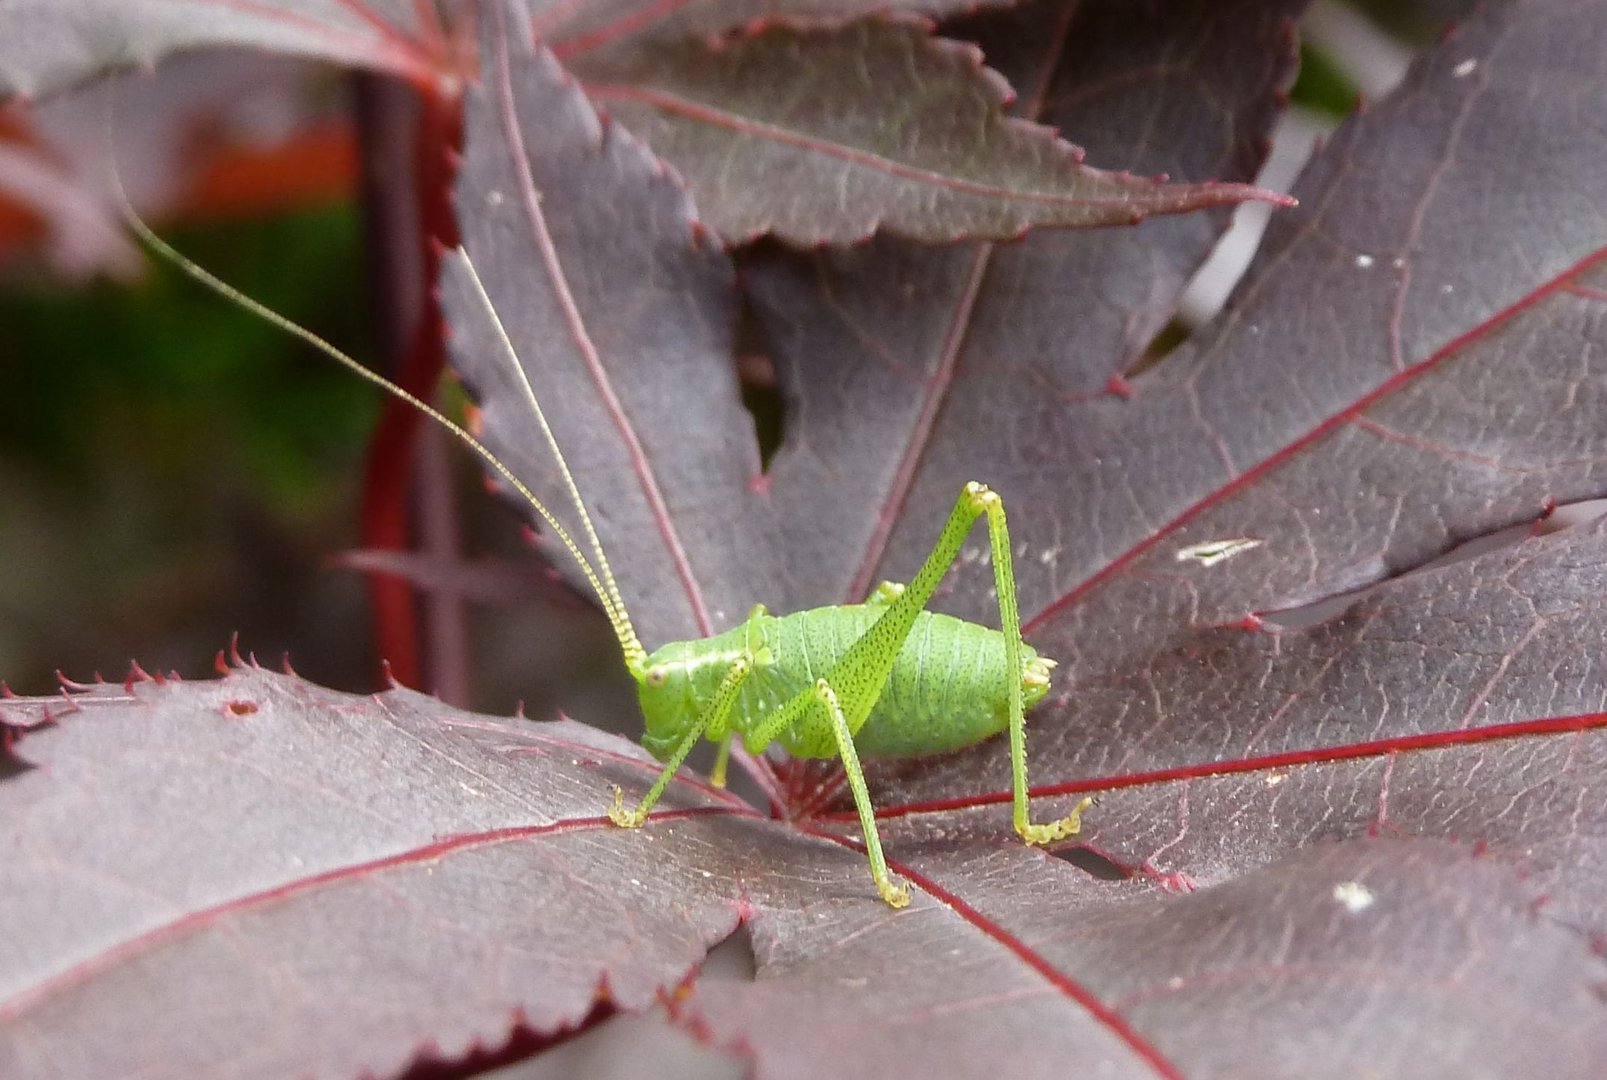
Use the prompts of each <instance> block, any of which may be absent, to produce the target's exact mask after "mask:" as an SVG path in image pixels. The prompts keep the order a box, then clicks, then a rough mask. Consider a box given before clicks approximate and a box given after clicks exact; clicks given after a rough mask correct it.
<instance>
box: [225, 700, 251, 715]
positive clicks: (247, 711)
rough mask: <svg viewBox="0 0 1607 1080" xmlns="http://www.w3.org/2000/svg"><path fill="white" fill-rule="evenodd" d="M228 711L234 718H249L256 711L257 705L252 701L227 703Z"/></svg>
mask: <svg viewBox="0 0 1607 1080" xmlns="http://www.w3.org/2000/svg"><path fill="white" fill-rule="evenodd" d="M229 711H230V712H231V713H233V714H234V715H235V716H250V715H251V714H252V713H254V712H256V711H257V703H256V702H254V701H231V702H229Z"/></svg>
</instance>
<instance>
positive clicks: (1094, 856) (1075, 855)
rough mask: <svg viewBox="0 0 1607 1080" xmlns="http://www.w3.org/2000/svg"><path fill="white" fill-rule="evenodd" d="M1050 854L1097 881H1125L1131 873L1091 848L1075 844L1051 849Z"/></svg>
mask: <svg viewBox="0 0 1607 1080" xmlns="http://www.w3.org/2000/svg"><path fill="white" fill-rule="evenodd" d="M1049 854H1050V855H1052V856H1054V857H1055V858H1057V859H1060V860H1061V861H1063V862H1068V863H1070V864H1071V865H1073V866H1075V867H1076V868H1077V869H1079V870H1081V871H1082V872H1083V873H1085V874H1088V875H1089V876H1091V877H1093V878H1096V879H1098V880H1099V881H1126V880H1127V879H1128V878H1130V877H1132V876H1133V875H1132V874H1131V873H1129V872H1128V871H1127V870H1126V868H1125V867H1122V866H1121V865H1119V864H1118V863H1116V862H1114V861H1113V860H1111V859H1109V858H1107V857H1106V856H1104V855H1101V854H1100V853H1099V852H1097V851H1095V850H1094V849H1093V848H1089V847H1082V846H1080V845H1079V846H1075V847H1068V848H1060V849H1058V850H1055V851H1051V852H1050V853H1049Z"/></svg>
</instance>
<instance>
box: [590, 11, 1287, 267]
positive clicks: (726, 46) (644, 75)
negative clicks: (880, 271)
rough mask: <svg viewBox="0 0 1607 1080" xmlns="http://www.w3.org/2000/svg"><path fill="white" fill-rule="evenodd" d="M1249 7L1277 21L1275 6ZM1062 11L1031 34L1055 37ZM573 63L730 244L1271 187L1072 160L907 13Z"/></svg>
mask: <svg viewBox="0 0 1607 1080" xmlns="http://www.w3.org/2000/svg"><path fill="white" fill-rule="evenodd" d="M1039 10H1040V12H1042V13H1045V14H1051V13H1053V12H1052V10H1051V9H1048V8H1040V9H1039ZM1065 10H1068V11H1069V9H1065ZM1264 10H1266V11H1267V12H1269V13H1271V14H1272V16H1273V18H1274V21H1281V19H1279V18H1278V16H1277V10H1278V9H1277V7H1276V6H1271V7H1267V8H1265V9H1264ZM1068 21H1069V20H1068V19H1066V18H1064V17H1062V18H1060V20H1059V23H1060V25H1056V24H1055V23H1053V22H1050V23H1049V24H1048V25H1046V26H1045V27H1044V30H1045V32H1046V33H1048V34H1057V33H1058V34H1062V35H1063V34H1065V33H1067V32H1068V31H1067V28H1066V26H1065V25H1064V24H1065V23H1067V22H1068ZM1239 29H1240V33H1241V35H1242V39H1243V40H1244V41H1245V42H1246V43H1248V42H1250V41H1254V37H1255V35H1254V34H1253V32H1249V31H1248V28H1246V27H1243V26H1241V27H1240V28H1239ZM572 63H573V65H574V67H575V70H576V71H577V73H578V74H579V75H580V76H581V78H582V79H583V80H584V81H585V84H586V89H587V93H588V94H589V95H590V96H591V98H592V100H593V101H595V102H596V103H597V104H598V105H600V106H601V107H603V108H605V109H607V110H608V112H609V113H611V114H612V115H614V116H616V117H618V118H619V119H620V120H621V121H623V122H624V123H625V124H626V125H628V126H629V127H630V128H631V130H632V131H634V132H636V133H637V134H639V135H641V136H642V137H643V138H644V139H646V140H647V142H648V143H649V144H651V146H652V147H653V149H654V151H655V152H657V153H658V154H660V155H662V156H663V157H664V158H666V159H667V160H668V161H669V162H670V163H671V164H673V165H674V166H675V167H676V168H677V169H678V170H679V171H680V172H681V174H682V175H683V176H684V177H685V178H686V180H687V182H688V184H689V185H690V186H691V188H692V190H693V191H694V192H695V193H696V195H697V199H698V203H699V205H700V206H701V207H702V208H703V209H704V215H705V217H706V219H707V220H708V221H709V222H710V224H711V225H713V226H714V228H715V229H716V230H717V231H718V232H719V233H720V234H721V235H722V236H723V237H725V238H726V239H727V241H732V242H735V241H743V240H748V239H751V238H753V237H756V236H760V235H764V234H767V233H769V234H774V235H775V236H777V237H779V238H781V239H783V240H787V241H791V242H793V243H797V244H800V245H805V246H808V245H818V244H821V243H835V244H841V243H848V242H852V241H857V240H863V239H864V238H866V237H868V236H870V235H872V234H873V233H876V232H880V231H888V232H892V233H895V234H898V235H901V236H906V237H910V238H912V239H916V240H924V241H930V242H939V243H941V242H948V241H952V240H956V239H961V238H965V237H973V238H993V239H1006V238H1011V237H1018V236H1020V235H1021V234H1023V233H1024V232H1026V231H1027V229H1029V228H1032V227H1034V226H1039V227H1041V226H1062V227H1067V226H1075V227H1083V228H1086V227H1090V226H1098V225H1131V224H1136V223H1137V222H1139V221H1141V220H1143V219H1144V218H1145V217H1146V216H1148V215H1150V214H1171V213H1181V212H1185V211H1190V210H1197V209H1201V208H1204V207H1210V206H1221V205H1225V204H1231V203H1237V202H1240V201H1243V200H1244V199H1246V198H1258V197H1261V198H1266V197H1270V196H1268V195H1267V193H1265V192H1259V191H1257V189H1254V188H1251V187H1249V186H1248V185H1244V184H1231V183H1226V184H1224V183H1205V184H1159V183H1156V182H1155V181H1154V180H1151V179H1149V178H1147V177H1139V176H1132V175H1129V174H1126V173H1111V172H1105V171H1102V170H1100V169H1094V168H1089V167H1088V166H1085V165H1084V164H1083V163H1082V152H1081V151H1080V150H1078V149H1077V148H1076V147H1074V146H1072V145H1070V144H1069V143H1067V142H1065V141H1064V140H1062V139H1060V138H1059V137H1058V136H1057V135H1056V133H1055V131H1054V129H1053V128H1049V127H1045V126H1042V125H1039V124H1033V123H1029V122H1027V121H1025V120H1022V119H1020V118H1016V117H1008V116H1006V114H1005V111H1004V108H1005V106H1006V105H1007V104H1008V103H1009V101H1010V99H1011V98H1012V97H1013V94H1012V93H1011V91H1010V89H1009V86H1008V85H1007V84H1006V83H1005V82H1004V80H1003V79H1002V78H1001V77H1000V76H999V75H998V74H997V73H996V72H993V71H990V70H988V69H987V68H985V67H983V66H982V56H981V53H980V52H979V51H978V50H977V49H976V48H975V47H972V46H966V45H962V44H960V43H957V42H954V41H948V40H944V39H942V38H934V37H933V36H931V33H930V28H929V27H928V26H926V25H925V24H922V23H916V22H910V21H891V20H886V19H879V18H878V19H869V20H862V21H860V22H855V23H849V24H847V25H842V26H833V27H829V28H802V27H797V26H791V25H769V26H762V27H759V28H757V29H753V30H749V31H745V32H742V33H739V34H737V35H735V36H733V37H728V38H725V39H712V40H711V39H692V40H687V41H684V42H679V43H676V44H674V45H665V46H660V47H657V48H653V49H642V48H633V49H630V50H624V55H623V56H618V57H616V56H613V55H611V54H610V53H609V52H608V51H604V52H602V53H601V54H600V55H590V56H580V57H576V58H575V59H574V60H573V61H572ZM890 103H896V107H895V108H892V109H890V108H889V104H890ZM1026 104H1027V109H1028V112H1029V115H1030V114H1031V113H1034V112H1036V110H1037V105H1038V103H1037V102H1036V101H1029V102H1027V103H1026ZM890 114H891V115H890Z"/></svg>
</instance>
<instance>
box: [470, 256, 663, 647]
mask: <svg viewBox="0 0 1607 1080" xmlns="http://www.w3.org/2000/svg"><path fill="white" fill-rule="evenodd" d="M447 258H449V259H451V258H456V259H458V260H459V264H460V265H461V266H462V267H463V269H464V270H465V271H467V273H468V275H469V281H470V282H472V283H473V285H474V291H475V292H476V293H478V294H479V297H480V302H481V303H482V304H483V305H484V306H485V311H486V314H487V315H489V316H490V317H491V324H492V325H493V326H495V327H496V328H497V338H498V340H499V341H500V342H501V343H502V351H503V354H504V356H505V357H506V358H507V361H508V363H509V364H511V365H512V366H513V370H514V373H515V374H517V375H518V376H519V386H520V388H521V389H522V390H524V396H525V403H526V404H528V405H529V406H530V411H531V413H533V414H534V415H535V418H536V423H537V424H539V425H540V427H541V434H542V436H543V437H544V438H545V439H546V440H547V448H548V449H549V450H551V451H552V456H553V460H555V461H557V462H558V472H559V474H560V475H561V476H562V477H563V481H564V487H565V489H566V490H568V492H569V501H570V502H571V503H573V504H574V507H575V512H576V513H577V514H579V515H580V524H581V527H582V528H584V529H585V531H586V539H587V540H588V541H589V542H590V543H591V550H592V554H593V555H595V556H596V558H597V569H598V572H599V573H600V574H601V576H602V579H603V587H604V588H606V589H607V590H608V595H609V598H610V599H612V600H613V604H612V606H609V605H608V604H607V603H606V602H605V604H604V607H608V608H609V618H610V619H612V620H613V622H614V634H615V635H616V636H617V637H618V638H619V643H620V645H621V647H623V648H624V650H625V664H626V666H627V667H630V668H631V670H633V671H634V670H636V662H638V661H643V660H646V659H647V651H646V650H645V649H643V648H642V643H641V641H640V640H638V639H637V637H636V629H635V627H633V626H632V625H631V620H630V614H629V612H627V611H626V610H625V600H624V598H623V597H622V596H621V595H620V593H619V585H618V584H617V583H616V582H615V581H614V571H613V569H612V568H611V567H610V566H609V565H608V556H607V555H606V554H605V553H604V552H603V542H602V541H601V540H600V539H598V537H597V530H596V528H594V527H593V525H592V523H591V515H590V514H588V513H587V512H586V504H585V502H583V501H582V500H581V497H580V489H579V488H578V487H577V486H576V485H575V478H574V476H573V475H572V474H571V473H570V472H569V462H568V461H566V460H565V459H564V452H563V451H562V450H561V449H559V447H558V440H557V438H556V437H555V436H554V435H553V433H552V427H551V426H550V425H549V424H548V423H547V414H546V413H545V412H544V411H542V408H541V402H540V401H538V400H537V399H536V391H535V388H534V387H532V386H531V385H530V378H529V376H528V375H527V374H526V373H525V369H524V365H523V364H521V363H520V362H519V353H518V351H517V350H515V349H514V347H513V339H512V338H511V337H509V336H508V329H507V327H506V326H504V325H503V323H502V317H501V316H499V315H498V314H497V309H496V305H494V304H493V303H492V302H491V295H490V294H489V293H488V292H486V288H485V284H484V282H482V281H481V280H480V272H479V271H478V270H476V269H475V268H474V260H472V259H470V258H469V253H468V252H467V251H465V250H464V249H462V248H458V249H457V250H455V251H453V252H450V253H449V254H448V255H447Z"/></svg>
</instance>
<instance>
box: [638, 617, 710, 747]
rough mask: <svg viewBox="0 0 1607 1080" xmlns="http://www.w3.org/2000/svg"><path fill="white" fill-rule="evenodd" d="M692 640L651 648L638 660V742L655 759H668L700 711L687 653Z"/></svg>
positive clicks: (693, 666)
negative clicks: (640, 733)
mask: <svg viewBox="0 0 1607 1080" xmlns="http://www.w3.org/2000/svg"><path fill="white" fill-rule="evenodd" d="M691 645H692V643H691V642H687V641H672V642H670V643H669V644H668V645H665V646H664V647H663V648H660V649H656V650H654V651H653V652H652V653H651V654H649V655H648V657H647V658H646V659H645V660H644V661H643V662H642V665H641V667H640V668H639V669H638V670H635V671H633V672H632V674H633V675H634V676H635V677H636V694H637V698H638V699H639V700H640V702H641V706H642V719H643V720H644V721H645V724H646V726H645V727H644V728H643V730H642V745H643V746H644V747H646V748H647V752H648V753H650V754H652V755H653V756H654V757H655V758H657V759H658V760H659V761H668V760H669V757H670V755H671V754H672V753H674V752H675V748H676V747H677V746H679V745H680V744H681V740H683V739H685V738H686V733H687V731H689V730H690V729H691V727H692V725H693V724H695V723H696V722H697V719H698V714H699V713H700V712H701V711H702V707H701V706H700V705H699V698H698V688H697V686H695V685H694V683H693V673H694V671H696V670H697V668H696V665H695V664H694V663H692V659H693V658H692V656H691V655H690V652H691V649H690V647H691Z"/></svg>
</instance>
